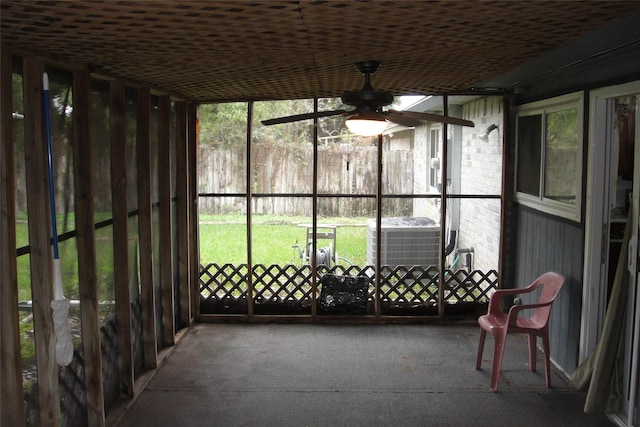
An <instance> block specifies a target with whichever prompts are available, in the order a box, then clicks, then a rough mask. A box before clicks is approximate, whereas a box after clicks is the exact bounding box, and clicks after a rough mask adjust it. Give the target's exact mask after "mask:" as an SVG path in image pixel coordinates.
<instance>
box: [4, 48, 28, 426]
mask: <svg viewBox="0 0 640 427" xmlns="http://www.w3.org/2000/svg"><path fill="white" fill-rule="evenodd" d="M0 55H1V57H0V67H1V69H0V93H2V96H1V97H0V147H1V148H0V252H1V253H2V254H4V255H3V256H0V325H2V327H0V396H2V398H1V399H0V414H1V415H0V425H3V426H16V427H23V426H24V425H25V422H26V421H25V412H24V397H23V389H22V358H21V355H20V327H19V324H18V272H17V266H16V207H15V194H16V181H15V175H14V173H15V172H14V165H13V151H14V150H13V115H12V112H13V96H12V94H13V88H12V78H11V75H12V69H11V68H12V55H11V50H10V49H9V48H8V47H7V46H2V50H1V51H0Z"/></svg>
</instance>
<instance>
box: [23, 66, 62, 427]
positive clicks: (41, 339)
mask: <svg viewBox="0 0 640 427" xmlns="http://www.w3.org/2000/svg"><path fill="white" fill-rule="evenodd" d="M43 72H44V61H43V59H42V58H40V57H32V56H27V57H25V58H24V66H23V86H24V120H25V123H24V145H25V160H26V162H25V170H26V184H27V215H28V217H29V247H30V257H29V258H30V266H31V292H32V296H33V323H34V330H35V344H36V363H37V365H38V396H39V399H40V422H41V424H42V425H47V426H58V425H60V420H61V414H60V391H59V384H58V366H57V365H56V358H55V336H54V330H53V318H52V312H51V300H52V299H53V255H52V251H51V224H50V218H49V193H48V188H49V186H48V184H47V182H48V178H47V149H46V141H45V137H44V129H45V128H44V126H45V123H44V110H43V108H44V105H43V100H42V90H43V88H42V73H43Z"/></svg>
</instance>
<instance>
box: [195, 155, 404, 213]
mask: <svg viewBox="0 0 640 427" xmlns="http://www.w3.org/2000/svg"><path fill="white" fill-rule="evenodd" d="M251 150H252V151H251V159H252V165H251V167H250V176H251V183H252V184H251V186H252V188H251V189H250V190H251V192H252V193H254V194H256V193H257V194H263V195H264V194H307V195H310V194H311V193H312V191H313V146H311V144H308V145H305V146H300V145H293V144H270V143H260V144H254V145H253V146H252V147H251ZM198 161H199V162H200V164H199V166H198V174H199V175H198V182H199V185H200V189H199V191H200V194H201V195H207V196H221V195H224V194H246V193H247V188H246V181H247V178H246V177H247V153H246V147H245V146H219V145H202V146H200V147H199V153H198ZM383 163H384V165H385V167H384V170H383V178H382V179H383V189H384V191H385V193H387V194H413V181H414V177H413V173H414V172H413V153H412V151H410V150H390V151H385V152H384V153H383ZM317 169H318V177H317V182H318V193H320V194H329V195H330V194H336V195H342V196H344V195H350V196H353V197H348V198H345V197H341V198H338V197H336V198H328V199H327V198H325V199H323V201H322V203H321V204H319V210H320V211H319V213H320V214H321V215H323V216H367V215H369V216H370V215H372V213H373V212H375V200H373V199H372V198H359V197H357V196H359V195H368V196H371V195H375V194H376V185H377V183H376V176H377V147H375V146H354V145H346V144H325V145H321V146H319V147H318V168H317ZM338 199H339V200H338ZM240 203H243V202H242V201H241V200H239V198H238V197H230V196H226V197H201V198H200V200H199V212H200V213H201V214H212V215H216V214H225V213H231V212H238V209H239V208H238V206H239V204H240ZM252 203H253V206H252V208H253V212H254V213H257V214H266V215H270V214H278V215H295V216H298V215H309V213H310V212H311V198H310V197H274V198H264V197H263V198H256V199H254V200H253V202H252ZM391 203H393V202H392V201H389V202H388V203H386V205H385V209H391V210H392V209H393V207H392V206H391ZM400 205H403V204H402V203H399V206H398V208H397V210H402V208H401V207H400ZM405 209H406V208H405ZM395 213H397V214H399V215H400V214H402V215H410V214H411V212H406V211H401V212H400V211H399V212H394V214H395Z"/></svg>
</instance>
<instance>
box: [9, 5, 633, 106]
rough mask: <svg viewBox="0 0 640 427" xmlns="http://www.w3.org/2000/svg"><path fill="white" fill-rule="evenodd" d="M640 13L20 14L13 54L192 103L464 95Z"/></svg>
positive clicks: (16, 12)
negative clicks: (362, 94)
mask: <svg viewBox="0 0 640 427" xmlns="http://www.w3.org/2000/svg"><path fill="white" fill-rule="evenodd" d="M639 9H640V2H638V1H540V0H539V1H527V2H522V1H375V0H374V1H347V0H342V1H307V0H300V1H278V0H271V1H270V0H261V1H260V0H255V1H159V0H158V1H115V0H105V1H86V0H83V1H26V0H22V1H11V0H2V2H0V12H1V24H2V27H1V31H2V33H1V36H2V42H3V43H7V44H8V45H9V46H11V47H12V48H13V49H15V50H16V52H18V53H37V54H42V55H45V56H47V57H49V58H50V59H52V60H55V61H57V62H59V63H64V64H73V66H74V67H79V68H89V69H90V70H92V71H94V72H96V73H98V74H101V75H105V76H108V77H111V78H119V79H123V80H125V81H128V82H134V83H139V84H144V85H148V86H150V87H152V88H154V89H157V90H159V91H162V92H165V93H169V94H172V95H174V96H176V97H179V98H182V99H186V100H192V101H220V100H251V99H254V100H258V99H296V98H311V97H315V96H318V97H333V96H339V95H340V94H341V93H342V92H343V91H344V90H355V89H359V88H360V87H361V85H362V76H361V75H360V74H359V73H358V72H357V71H356V70H355V68H354V67H353V63H354V62H356V61H362V60H366V59H376V60H380V61H382V66H381V68H380V70H379V71H378V73H376V74H375V75H374V76H373V78H372V81H373V84H374V86H375V87H376V88H377V89H384V90H390V91H392V92H393V93H394V94H395V95H403V94H434V93H459V92H464V91H467V90H468V89H469V88H471V87H474V86H476V85H478V84H480V83H481V82H483V81H486V80H488V79H490V78H493V77H495V76H498V75H500V74H503V73H505V72H507V71H509V70H511V69H513V68H515V67H517V66H519V65H521V64H523V63H524V62H526V61H528V60H530V59H533V58H535V57H537V56H539V55H541V54H543V53H545V52H547V51H549V50H552V49H555V48H557V47H560V46H562V45H564V44H565V43H567V42H570V41H572V40H574V39H576V38H578V37H580V36H583V35H585V34H588V33H589V32H591V31H594V30H596V29H598V28H600V27H602V26H603V25H605V24H607V23H610V22H611V21H612V20H614V19H615V18H617V17H620V16H623V15H625V14H629V13H632V12H633V11H636V10H639Z"/></svg>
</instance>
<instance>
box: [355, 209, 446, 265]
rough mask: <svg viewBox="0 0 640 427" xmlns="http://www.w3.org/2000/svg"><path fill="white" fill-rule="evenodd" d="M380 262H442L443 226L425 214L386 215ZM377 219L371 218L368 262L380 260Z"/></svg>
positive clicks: (433, 263)
mask: <svg viewBox="0 0 640 427" xmlns="http://www.w3.org/2000/svg"><path fill="white" fill-rule="evenodd" d="M380 238H381V239H380V241H381V248H380V260H381V261H380V265H388V266H392V267H396V266H399V265H406V266H414V265H420V266H430V265H438V259H439V253H440V225H439V224H436V223H435V221H433V220H432V219H429V218H424V217H416V218H412V217H391V218H382V228H381V236H380ZM376 240H377V236H376V220H375V219H370V220H368V221H367V264H368V265H375V263H376V243H377V241H376Z"/></svg>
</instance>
